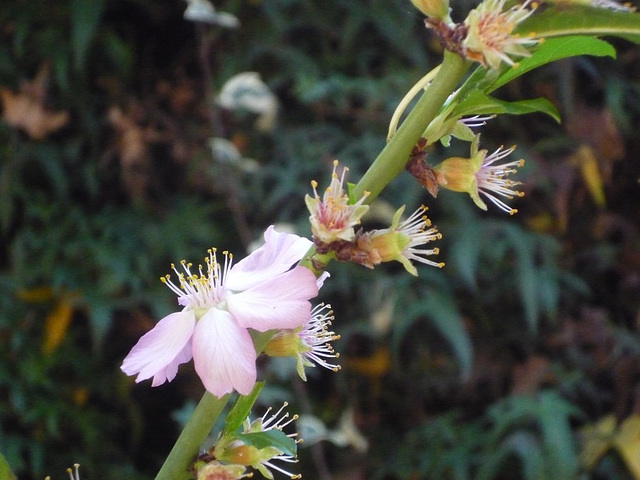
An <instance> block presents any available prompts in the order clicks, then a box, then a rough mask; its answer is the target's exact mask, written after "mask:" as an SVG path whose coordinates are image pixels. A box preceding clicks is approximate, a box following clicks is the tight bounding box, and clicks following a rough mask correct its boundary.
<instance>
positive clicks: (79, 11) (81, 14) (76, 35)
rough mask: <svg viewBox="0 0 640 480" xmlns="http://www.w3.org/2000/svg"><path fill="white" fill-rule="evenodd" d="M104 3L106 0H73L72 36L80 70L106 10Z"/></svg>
mask: <svg viewBox="0 0 640 480" xmlns="http://www.w3.org/2000/svg"><path fill="white" fill-rule="evenodd" d="M104 3H105V2H104V0H73V2H72V4H71V11H72V17H71V20H72V27H71V38H72V45H73V53H74V57H75V66H76V68H77V69H78V70H82V68H83V67H84V61H85V59H86V56H87V51H88V50H89V46H90V45H91V40H93V37H94V36H95V33H96V30H97V28H98V24H99V23H100V17H101V16H102V12H103V11H104Z"/></svg>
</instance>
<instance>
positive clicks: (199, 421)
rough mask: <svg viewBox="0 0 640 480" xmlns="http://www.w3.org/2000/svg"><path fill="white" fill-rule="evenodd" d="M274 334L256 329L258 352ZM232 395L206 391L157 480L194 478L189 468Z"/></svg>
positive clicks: (255, 338)
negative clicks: (214, 393) (212, 393)
mask: <svg viewBox="0 0 640 480" xmlns="http://www.w3.org/2000/svg"><path fill="white" fill-rule="evenodd" d="M274 333H275V332H274V331H273V330H270V331H269V332H264V333H259V332H255V335H253V336H252V338H253V345H254V347H255V349H256V353H257V354H258V355H259V354H260V353H261V352H262V351H263V350H264V347H265V346H266V345H267V343H268V342H269V340H270V339H271V337H272V336H273V334H274ZM230 396H231V394H227V395H224V396H222V397H220V398H218V397H216V396H214V395H211V394H210V393H209V392H204V395H203V396H202V399H201V400H200V403H198V406H197V407H196V409H195V410H194V412H193V414H192V415H191V418H189V421H188V422H187V424H186V425H185V426H184V430H182V433H181V434H180V436H179V437H178V440H176V443H175V445H174V446H173V448H172V449H171V451H170V452H169V455H168V456H167V458H166V460H165V461H164V464H163V465H162V468H160V471H159V472H158V474H157V475H156V479H155V480H186V479H189V478H193V475H192V474H191V472H190V470H189V469H190V468H191V465H192V464H193V462H194V460H195V458H196V456H197V455H198V452H199V451H200V446H201V445H202V443H203V442H204V441H205V440H206V438H207V436H208V435H209V433H211V430H212V429H213V426H214V425H215V424H216V421H217V420H218V417H219V416H220V414H221V413H222V410H224V407H225V405H226V404H227V402H228V401H229V397H230Z"/></svg>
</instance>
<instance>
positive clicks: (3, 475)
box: [0, 453, 17, 480]
mask: <svg viewBox="0 0 640 480" xmlns="http://www.w3.org/2000/svg"><path fill="white" fill-rule="evenodd" d="M0 479H2V480H16V479H17V477H16V476H15V475H14V474H13V472H12V471H11V467H9V463H8V462H7V461H6V460H5V458H4V457H3V456H2V454H1V453H0Z"/></svg>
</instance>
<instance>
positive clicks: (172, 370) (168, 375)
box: [151, 342, 191, 387]
mask: <svg viewBox="0 0 640 480" xmlns="http://www.w3.org/2000/svg"><path fill="white" fill-rule="evenodd" d="M189 360H191V342H187V344H186V345H185V346H184V348H183V349H182V351H181V352H180V353H178V355H176V358H175V359H174V360H173V362H171V363H170V364H169V365H167V366H166V367H165V368H163V369H162V370H160V371H159V372H158V373H156V374H155V375H154V376H153V381H152V382H151V386H152V387H157V386H158V385H162V384H163V383H164V382H170V381H171V380H173V379H174V378H176V374H177V373H178V367H179V366H180V365H182V364H183V363H187V362H188V361H189Z"/></svg>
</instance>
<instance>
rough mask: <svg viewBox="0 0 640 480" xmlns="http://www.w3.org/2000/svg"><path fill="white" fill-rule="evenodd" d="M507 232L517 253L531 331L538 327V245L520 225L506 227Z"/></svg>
mask: <svg viewBox="0 0 640 480" xmlns="http://www.w3.org/2000/svg"><path fill="white" fill-rule="evenodd" d="M504 231H505V234H506V235H507V236H508V237H509V240H510V244H511V246H512V248H513V250H514V252H515V254H516V262H517V263H516V275H517V279H518V288H519V290H520V298H521V300H522V307H523V308H524V316H525V319H526V321H527V326H528V327H529V331H530V332H532V333H535V332H536V331H537V329H538V314H539V311H540V308H539V300H540V299H539V297H538V289H537V276H536V265H535V258H534V257H535V254H536V245H535V241H534V239H533V238H531V237H530V236H527V235H523V234H522V230H520V229H519V228H518V227H511V226H509V227H505V230H504Z"/></svg>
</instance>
